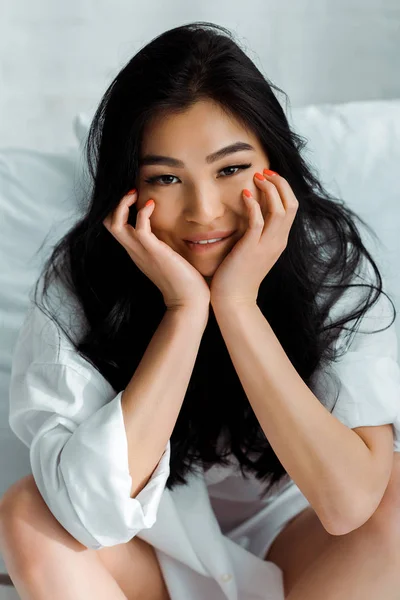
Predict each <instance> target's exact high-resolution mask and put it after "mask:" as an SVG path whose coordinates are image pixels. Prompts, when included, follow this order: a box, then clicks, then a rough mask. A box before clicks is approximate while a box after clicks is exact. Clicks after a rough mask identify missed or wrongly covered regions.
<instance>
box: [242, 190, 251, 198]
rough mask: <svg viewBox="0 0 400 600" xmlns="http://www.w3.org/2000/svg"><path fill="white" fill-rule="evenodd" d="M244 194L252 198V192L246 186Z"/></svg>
mask: <svg viewBox="0 0 400 600" xmlns="http://www.w3.org/2000/svg"><path fill="white" fill-rule="evenodd" d="M243 194H244V195H245V196H247V198H251V192H250V190H248V189H246V188H245V189H244V190H243Z"/></svg>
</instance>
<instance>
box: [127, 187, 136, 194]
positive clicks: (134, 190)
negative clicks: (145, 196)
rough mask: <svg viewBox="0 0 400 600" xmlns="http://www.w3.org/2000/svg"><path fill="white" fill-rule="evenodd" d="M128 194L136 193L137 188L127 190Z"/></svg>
mask: <svg viewBox="0 0 400 600" xmlns="http://www.w3.org/2000/svg"><path fill="white" fill-rule="evenodd" d="M127 194H136V188H133V189H131V190H129V192H127Z"/></svg>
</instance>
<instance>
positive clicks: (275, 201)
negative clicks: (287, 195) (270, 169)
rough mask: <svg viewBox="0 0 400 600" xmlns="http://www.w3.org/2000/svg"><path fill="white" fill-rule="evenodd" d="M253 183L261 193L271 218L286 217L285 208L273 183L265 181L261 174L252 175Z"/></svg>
mask: <svg viewBox="0 0 400 600" xmlns="http://www.w3.org/2000/svg"><path fill="white" fill-rule="evenodd" d="M260 177H261V179H260ZM274 177H276V176H274ZM254 181H255V183H256V185H257V187H258V188H259V189H260V190H261V191H262V192H263V195H264V198H265V200H266V202H267V206H268V208H269V209H270V210H269V211H268V212H271V213H272V215H273V216H275V215H276V216H278V217H284V216H285V215H286V210H285V206H284V204H283V202H282V198H281V196H280V193H279V190H278V189H277V188H276V186H275V185H274V183H273V182H272V181H269V180H268V179H266V178H265V177H264V175H261V173H256V174H255V175H254Z"/></svg>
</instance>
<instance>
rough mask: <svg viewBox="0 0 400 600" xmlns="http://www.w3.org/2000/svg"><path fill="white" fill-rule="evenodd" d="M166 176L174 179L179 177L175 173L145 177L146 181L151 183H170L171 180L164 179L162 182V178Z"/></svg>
mask: <svg viewBox="0 0 400 600" xmlns="http://www.w3.org/2000/svg"><path fill="white" fill-rule="evenodd" d="M164 177H172V179H178V178H177V177H175V175H155V176H154V177H149V178H148V179H145V182H146V183H149V184H150V185H152V184H153V183H159V184H160V185H169V184H170V183H171V182H165V181H163V182H162V183H161V180H162V179H163V178H164Z"/></svg>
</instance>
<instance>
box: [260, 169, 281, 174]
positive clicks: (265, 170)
mask: <svg viewBox="0 0 400 600" xmlns="http://www.w3.org/2000/svg"><path fill="white" fill-rule="evenodd" d="M263 173H265V175H278V173H277V172H276V171H271V170H270V169H264V171H263Z"/></svg>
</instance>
